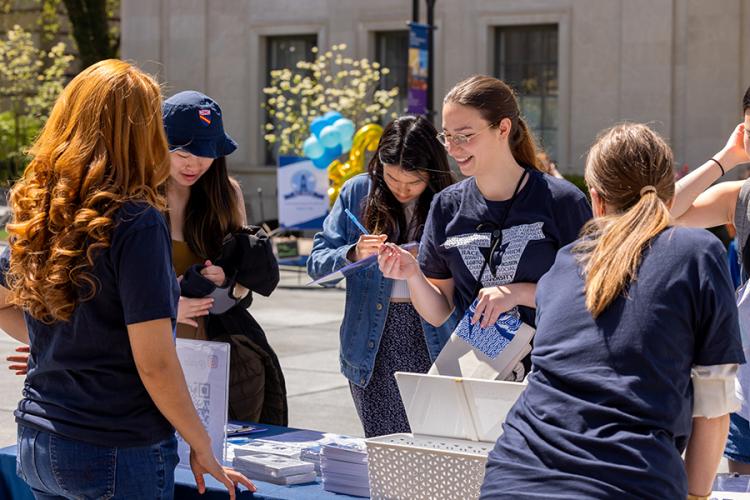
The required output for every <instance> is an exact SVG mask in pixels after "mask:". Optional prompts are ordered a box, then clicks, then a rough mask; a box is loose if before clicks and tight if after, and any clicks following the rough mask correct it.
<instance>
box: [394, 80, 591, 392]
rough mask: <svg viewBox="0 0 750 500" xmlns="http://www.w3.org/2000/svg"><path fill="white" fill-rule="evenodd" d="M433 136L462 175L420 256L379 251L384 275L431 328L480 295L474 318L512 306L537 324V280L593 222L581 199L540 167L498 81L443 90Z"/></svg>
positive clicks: (438, 206) (435, 209) (433, 215)
mask: <svg viewBox="0 0 750 500" xmlns="http://www.w3.org/2000/svg"><path fill="white" fill-rule="evenodd" d="M438 140H439V141H440V142H441V143H442V144H443V145H444V146H445V148H446V149H447V151H448V154H449V155H451V156H452V157H453V158H454V159H455V160H456V163H457V164H458V167H459V169H460V170H461V173H463V174H464V175H465V176H467V177H468V178H467V179H465V180H464V181H462V182H459V183H458V184H455V185H453V186H451V187H450V188H448V189H446V190H444V191H443V192H441V193H439V194H438V195H437V196H436V198H435V200H434V201H433V204H432V207H431V209H430V213H429V215H428V216H427V223H426V225H425V230H424V233H423V235H422V241H421V247H420V252H419V261H418V262H417V259H415V258H414V256H413V255H411V254H410V253H409V252H405V251H403V250H402V249H399V248H398V247H397V246H395V245H392V244H386V245H384V246H383V247H382V248H381V251H380V255H379V261H380V269H381V271H382V272H383V275H384V276H386V277H388V278H393V279H402V280H406V282H407V283H408V286H409V292H410V295H411V297H412V301H413V303H414V306H415V307H416V309H417V311H419V313H420V315H421V316H422V317H423V318H424V319H425V320H427V321H428V322H429V323H430V324H432V325H440V324H443V322H445V320H446V318H448V317H449V316H451V314H452V313H458V314H460V315H463V314H464V313H465V311H466V310H467V309H468V308H469V305H470V304H471V303H472V302H473V301H474V300H475V299H478V301H477V307H476V312H475V314H474V316H473V318H472V323H476V322H477V321H479V322H480V324H481V326H482V327H487V326H489V325H491V324H493V323H495V322H496V321H497V319H498V318H499V316H500V314H502V313H504V312H508V311H511V310H514V309H515V308H518V313H520V318H521V320H522V321H523V322H524V323H526V324H528V325H530V326H532V327H533V326H534V314H535V311H534V293H535V291H536V283H537V281H539V278H540V277H541V276H542V275H543V274H544V273H545V272H546V271H547V270H548V269H549V268H550V266H551V265H552V263H553V262H554V260H555V254H556V253H557V250H558V249H560V248H561V247H563V246H565V245H567V244H568V243H570V242H571V241H573V240H575V239H576V238H577V237H578V233H579V231H580V230H581V228H582V227H583V225H584V223H585V222H586V221H588V220H589V219H590V218H591V207H590V205H589V203H588V201H587V200H586V197H585V196H584V194H583V193H582V192H581V191H580V190H579V189H577V188H576V187H575V186H573V184H571V183H569V182H568V181H565V180H561V179H557V178H554V177H552V176H550V175H547V174H544V173H542V172H541V171H540V167H539V164H538V159H537V150H536V146H535V141H534V137H533V135H532V133H531V131H530V130H529V128H528V126H527V125H526V122H525V121H524V119H523V118H522V117H521V115H520V111H519V108H518V102H517V101H516V98H515V96H514V94H513V91H512V90H511V89H510V87H508V85H506V84H505V83H504V82H502V81H500V80H498V79H496V78H492V77H489V76H482V75H478V76H473V77H471V78H469V79H467V80H464V81H462V82H461V83H459V84H458V85H456V86H455V87H454V88H453V89H452V90H451V91H450V92H449V93H448V95H446V97H445V99H444V101H443V132H442V133H440V134H438ZM454 309H455V311H454ZM514 312H515V311H514ZM525 370H528V364H527V363H526V366H525V369H521V367H517V369H516V370H514V371H515V373H516V377H515V378H516V379H522V378H523V372H524V371H525Z"/></svg>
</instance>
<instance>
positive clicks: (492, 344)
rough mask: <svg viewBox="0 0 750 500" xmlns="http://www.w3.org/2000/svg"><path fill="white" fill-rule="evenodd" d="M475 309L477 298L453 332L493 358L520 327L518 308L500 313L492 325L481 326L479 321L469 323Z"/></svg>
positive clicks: (508, 342)
mask: <svg viewBox="0 0 750 500" xmlns="http://www.w3.org/2000/svg"><path fill="white" fill-rule="evenodd" d="M476 309H477V299H474V302H472V303H471V305H470V306H469V309H467V310H466V313H465V314H464V317H463V318H461V321H459V323H458V325H457V326H456V329H455V330H454V331H453V333H455V334H456V335H457V336H458V337H460V338H462V339H463V340H465V341H466V342H467V343H469V344H470V345H471V346H472V347H473V348H474V349H476V350H477V351H479V352H481V353H483V354H484V355H485V356H487V357H488V358H490V359H495V358H497V357H498V355H499V354H500V353H501V352H503V350H504V349H505V348H506V347H508V345H509V344H510V343H511V341H512V340H513V339H514V338H515V336H516V333H517V332H518V329H519V328H520V327H521V315H520V313H519V312H518V308H517V307H514V308H513V309H511V310H510V311H508V312H504V313H502V314H501V315H500V317H499V318H498V319H497V321H496V322H495V323H493V324H492V325H490V326H488V327H487V328H482V327H481V326H480V322H481V321H477V322H476V323H474V324H473V325H472V324H471V318H473V317H474V313H475V312H476Z"/></svg>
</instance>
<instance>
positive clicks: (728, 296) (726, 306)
mask: <svg viewBox="0 0 750 500" xmlns="http://www.w3.org/2000/svg"><path fill="white" fill-rule="evenodd" d="M699 259H700V260H699V273H700V276H701V281H700V291H699V293H698V294H697V300H698V301H699V302H698V308H697V309H698V313H699V316H698V318H697V319H698V324H697V332H696V339H695V354H694V364H695V365H700V366H711V365H722V364H727V363H743V362H744V361H745V357H744V355H743V353H742V343H741V340H740V327H739V320H738V317H737V306H736V304H735V296H734V288H733V286H732V281H731V278H730V276H729V269H728V267H727V265H726V252H725V251H724V247H723V246H722V245H721V243H720V242H719V241H718V240H716V241H714V242H712V243H711V244H710V245H708V246H707V248H705V249H704V250H703V251H702V252H701V255H700V257H699ZM675 305H676V304H675Z"/></svg>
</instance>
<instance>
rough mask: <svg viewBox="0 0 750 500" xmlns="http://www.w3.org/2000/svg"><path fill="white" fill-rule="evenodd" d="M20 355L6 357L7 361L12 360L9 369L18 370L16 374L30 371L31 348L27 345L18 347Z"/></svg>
mask: <svg viewBox="0 0 750 500" xmlns="http://www.w3.org/2000/svg"><path fill="white" fill-rule="evenodd" d="M16 352H17V353H20V354H18V355H13V356H8V357H7V358H5V360H6V361H10V363H11V364H10V365H8V369H9V370H11V371H14V372H16V375H26V373H28V371H29V352H31V348H30V347H29V346H27V345H22V346H18V347H16Z"/></svg>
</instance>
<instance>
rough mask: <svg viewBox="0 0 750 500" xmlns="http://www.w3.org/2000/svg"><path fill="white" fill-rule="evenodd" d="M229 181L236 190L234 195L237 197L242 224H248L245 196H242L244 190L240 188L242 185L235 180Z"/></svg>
mask: <svg viewBox="0 0 750 500" xmlns="http://www.w3.org/2000/svg"><path fill="white" fill-rule="evenodd" d="M229 181H230V182H231V184H232V187H233V188H234V193H235V195H236V196H237V210H238V211H239V213H240V219H242V224H243V225H245V224H247V211H246V210H245V196H244V195H243V194H242V188H241V187H240V183H239V182H237V181H236V180H234V179H231V178H230V179H229Z"/></svg>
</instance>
